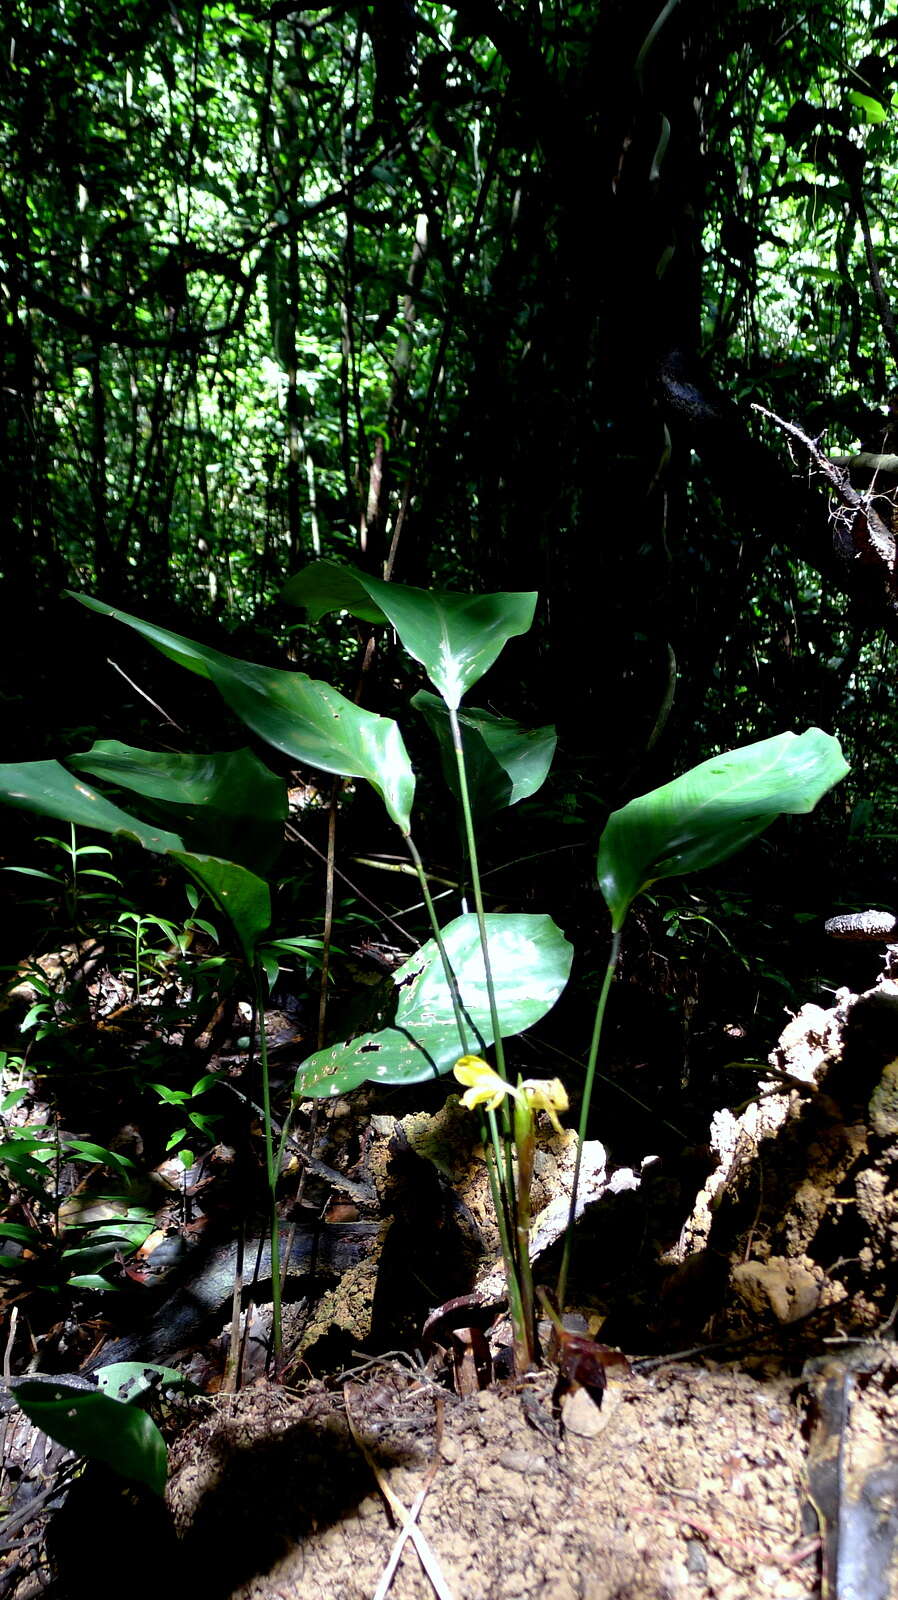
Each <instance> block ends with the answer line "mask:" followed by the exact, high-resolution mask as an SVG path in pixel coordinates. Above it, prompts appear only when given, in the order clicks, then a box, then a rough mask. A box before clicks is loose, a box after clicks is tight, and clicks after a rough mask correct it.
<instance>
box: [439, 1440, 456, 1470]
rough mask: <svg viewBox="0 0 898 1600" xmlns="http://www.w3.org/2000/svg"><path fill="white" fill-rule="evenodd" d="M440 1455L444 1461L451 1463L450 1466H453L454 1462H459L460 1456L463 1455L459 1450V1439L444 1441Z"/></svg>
mask: <svg viewBox="0 0 898 1600" xmlns="http://www.w3.org/2000/svg"><path fill="white" fill-rule="evenodd" d="M440 1455H441V1456H442V1458H443V1460H444V1461H447V1462H448V1463H449V1465H450V1466H451V1465H452V1463H453V1461H457V1460H458V1458H459V1456H460V1455H461V1450H460V1449H459V1444H458V1440H457V1439H444V1440H443V1442H442V1444H441V1445H440Z"/></svg>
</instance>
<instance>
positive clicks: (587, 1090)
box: [555, 928, 621, 1311]
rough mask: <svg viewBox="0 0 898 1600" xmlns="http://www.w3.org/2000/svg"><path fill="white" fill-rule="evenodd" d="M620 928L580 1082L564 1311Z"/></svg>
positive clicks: (561, 1288)
mask: <svg viewBox="0 0 898 1600" xmlns="http://www.w3.org/2000/svg"><path fill="white" fill-rule="evenodd" d="M620 940H621V930H620V928H618V929H616V931H615V933H614V935H613V937H612V940H611V951H610V954H609V957H608V968H607V971H606V973H605V980H604V982H603V984H602V991H601V994H600V995H599V1001H598V1005H597V1006H596V1020H595V1023H594V1025H593V1030H592V1041H591V1043H590V1046H589V1059H588V1060H587V1063H586V1081H585V1082H584V1085H583V1104H582V1105H581V1107H580V1125H579V1127H578V1129H577V1159H576V1161H575V1162H574V1177H573V1181H572V1183H571V1208H570V1211H569V1212H568V1219H567V1231H566V1232H565V1236H564V1253H563V1255H562V1257H561V1270H560V1272H559V1274H558V1291H557V1293H556V1296H555V1299H556V1301H557V1304H558V1309H559V1311H564V1297H565V1294H566V1292H567V1279H568V1269H569V1268H570V1264H571V1250H572V1249H573V1244H574V1224H575V1222H576V1220H577V1190H578V1188H579V1185H580V1165H581V1162H582V1160H583V1142H584V1140H585V1138H586V1129H587V1125H588V1123H589V1107H590V1102H591V1100H592V1089H593V1084H594V1083H595V1076H596V1061H597V1059H598V1055H599V1041H600V1039H601V1037H602V1023H603V1022H604V1020H605V1007H606V1005H607V1003H608V995H609V992H610V990H611V985H612V983H613V981H614V974H615V971H616V969H617V958H618V956H619V955H620Z"/></svg>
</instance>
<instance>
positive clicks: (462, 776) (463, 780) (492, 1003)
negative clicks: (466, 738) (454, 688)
mask: <svg viewBox="0 0 898 1600" xmlns="http://www.w3.org/2000/svg"><path fill="white" fill-rule="evenodd" d="M447 710H448V712H449V726H450V727H451V729H452V747H453V749H454V751H455V764H456V767H457V769H458V793H459V798H460V800H461V809H462V816H463V818H464V823H465V841H466V843H467V847H468V865H469V866H470V869H471V888H472V890H473V893H474V908H475V910H476V912H477V926H478V928H479V929H480V948H481V950H482V952H483V971H484V976H485V978H486V992H487V996H488V999H489V1007H490V1023H491V1026H492V1030H493V1048H494V1049H495V1052H496V1071H497V1072H498V1074H499V1076H500V1078H506V1079H507V1076H508V1074H507V1073H506V1071H505V1051H504V1049H503V1046H502V1029H501V1026H500V1023H499V1011H498V1007H497V1005H496V986H495V984H494V982H493V969H492V967H491V966H490V951H489V941H488V939H487V933H486V916H485V914H484V910H483V894H482V893H481V889H480V869H479V867H478V864H477V841H476V839H475V837H474V817H473V815H472V812H471V798H470V794H469V792H468V775H467V773H466V771H465V753H464V748H463V746H462V739H461V724H460V723H459V720H458V712H457V711H456V710H455V708H454V707H453V706H448V707H447Z"/></svg>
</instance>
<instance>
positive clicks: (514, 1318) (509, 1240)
mask: <svg viewBox="0 0 898 1600" xmlns="http://www.w3.org/2000/svg"><path fill="white" fill-rule="evenodd" d="M486 1119H487V1122H488V1123H489V1129H490V1140H491V1143H492V1150H491V1151H490V1150H488V1151H487V1162H486V1170H487V1174H488V1177H489V1183H490V1194H491V1195H492V1199H493V1210H494V1211H495V1213H496V1224H497V1226H498V1229H499V1243H500V1245H501V1247H502V1260H503V1261H504V1262H505V1283H506V1287H507V1289H508V1309H509V1312H510V1313H511V1326H512V1331H513V1336H514V1346H515V1353H516V1354H517V1351H518V1350H519V1349H520V1348H522V1347H525V1346H526V1341H527V1333H526V1328H527V1323H526V1321H525V1317H524V1305H523V1301H522V1298H521V1285H520V1280H519V1278H518V1273H517V1267H516V1262H515V1249H514V1234H513V1232H512V1223H511V1219H510V1217H509V1215H508V1203H507V1202H508V1196H507V1192H506V1188H505V1185H504V1183H503V1181H502V1158H501V1154H500V1142H499V1130H498V1128H497V1126H496V1113H495V1111H487V1113H486ZM490 1155H492V1158H493V1160H492V1161H491V1160H490ZM493 1162H495V1167H494V1166H493Z"/></svg>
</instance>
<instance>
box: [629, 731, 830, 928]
mask: <svg viewBox="0 0 898 1600" xmlns="http://www.w3.org/2000/svg"><path fill="white" fill-rule="evenodd" d="M847 771H848V765H847V763H846V761H845V759H844V757H843V755H842V751H841V749H840V747H839V741H838V739H834V738H833V737H832V735H831V734H828V733H823V732H821V730H820V729H819V728H809V729H808V730H807V732H806V733H802V734H796V733H779V734H776V735H775V737H774V738H772V739H761V740H760V741H759V742H758V743H757V744H748V745H743V747H742V748H741V749H740V750H727V751H725V752H724V753H723V754H722V755H719V756H712V757H711V758H710V760H708V761H702V762H701V763H700V765H699V766H697V767H693V768H692V770H691V771H690V772H684V773H683V775H682V777H679V778H675V779H674V780H673V782H672V783H667V784H665V785H664V787H663V788H661V789H653V790H652V792H651V794H643V795H639V796H638V797H637V799H635V800H631V801H630V803H629V805H626V806H624V807H623V808H622V809H621V810H620V811H614V812H612V814H611V816H610V817H609V819H608V822H607V825H606V827H605V831H604V833H603V834H602V837H601V840H600V842H599V858H598V877H599V885H600V887H601V890H602V894H603V895H604V896H605V900H606V903H607V905H608V908H609V910H610V912H611V917H612V923H613V926H614V928H615V930H617V929H619V928H620V927H622V926H623V922H624V919H625V917H626V915H627V912H628V910H629V908H630V906H631V905H632V903H633V901H634V900H635V898H636V896H637V895H638V894H639V893H640V892H641V891H642V890H643V889H646V888H648V886H649V884H651V883H654V882H655V880H656V879H658V878H670V877H673V876H675V875H677V874H679V873H683V872H693V871H696V870H698V869H700V868H703V867H713V866H714V865H716V863H717V862H718V861H723V860H725V859H726V857H727V856H730V855H733V853H734V852H735V851H736V850H739V849H741V847H742V846H743V845H744V844H747V843H748V841H749V840H750V839H754V838H755V837H756V836H757V835H758V834H759V833H763V831H764V829H765V828H768V827H769V826H770V824H771V822H774V821H775V819H776V818H777V817H778V816H779V815H780V813H781V812H784V811H786V812H793V813H800V812H806V811H813V809H814V807H815V805H816V804H817V802H818V800H819V799H820V798H821V797H822V796H823V795H824V794H826V791H827V790H828V789H831V788H832V787H833V784H836V783H838V782H839V781H840V780H841V779H842V778H844V776H845V774H846V772H847Z"/></svg>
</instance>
